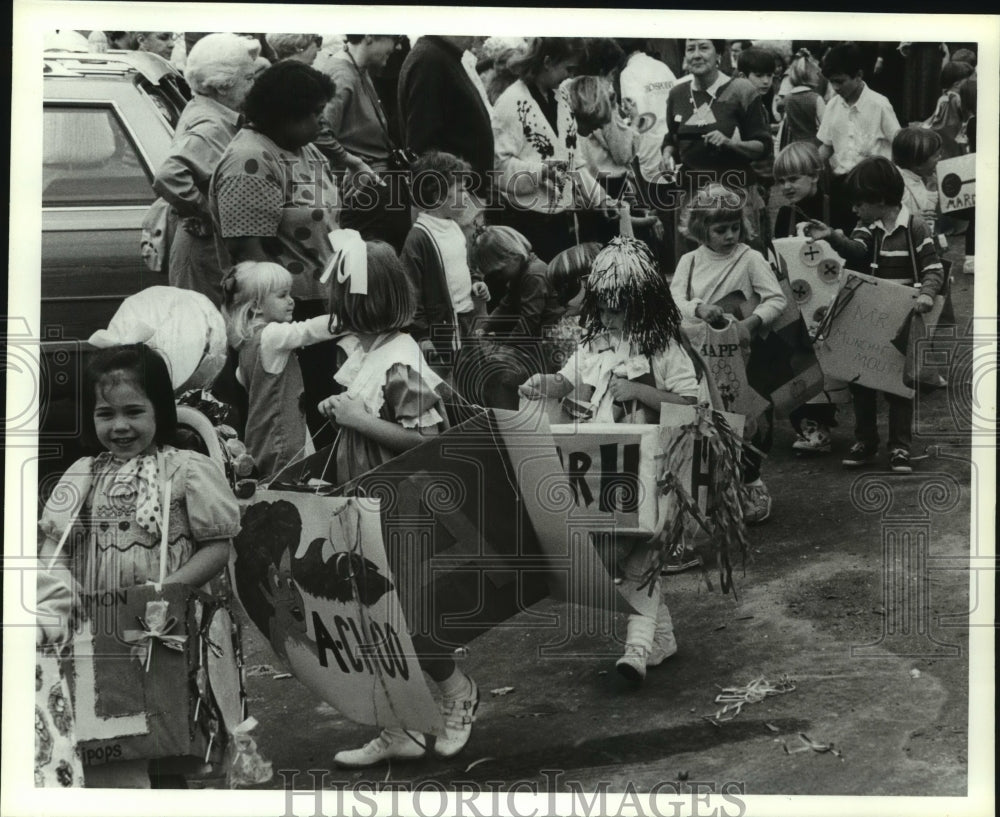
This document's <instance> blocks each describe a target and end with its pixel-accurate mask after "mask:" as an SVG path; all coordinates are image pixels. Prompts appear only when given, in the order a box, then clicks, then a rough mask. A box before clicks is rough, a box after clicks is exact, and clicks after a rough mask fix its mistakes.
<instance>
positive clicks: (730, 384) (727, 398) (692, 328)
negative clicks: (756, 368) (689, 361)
mask: <svg viewBox="0 0 1000 817" xmlns="http://www.w3.org/2000/svg"><path fill="white" fill-rule="evenodd" d="M681 331H683V332H684V333H685V335H687V337H688V340H690V342H691V345H692V346H693V347H694V349H695V351H697V352H698V354H699V355H701V358H702V360H703V361H704V363H705V366H706V367H707V368H708V371H709V372H710V374H711V377H712V380H713V381H714V383H715V386H716V389H717V390H718V394H719V397H720V399H721V400H722V405H721V406H717V408H719V409H722V410H724V411H729V412H733V413H735V414H742V415H743V416H744V417H746V418H747V421H748V424H752V423H753V422H754V421H755V420H756V419H757V418H758V417H759V416H760V415H761V414H762V413H763V412H764V411H765V410H766V409H767V407H768V401H767V399H766V398H764V397H763V396H762V395H760V394H759V393H757V392H756V391H755V390H754V389H753V388H752V387H751V386H750V383H749V381H748V380H747V370H746V361H747V358H748V357H749V349H746V350H744V349H743V347H742V346H741V343H740V335H739V329H738V328H737V326H736V321H735V320H733V319H731V318H730V319H729V320H728V321H727V322H726V324H725V326H723V327H722V328H718V329H717V328H715V327H713V326H711V325H709V324H707V323H705V322H704V321H699V322H697V323H686V322H685V323H683V324H682V325H681Z"/></svg>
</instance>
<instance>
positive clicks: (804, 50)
mask: <svg viewBox="0 0 1000 817" xmlns="http://www.w3.org/2000/svg"><path fill="white" fill-rule="evenodd" d="M795 56H796V57H803V58H804V59H807V60H811V59H812V54H811V53H810V52H809V49H808V48H800V49H799V50H798V51H796V52H795Z"/></svg>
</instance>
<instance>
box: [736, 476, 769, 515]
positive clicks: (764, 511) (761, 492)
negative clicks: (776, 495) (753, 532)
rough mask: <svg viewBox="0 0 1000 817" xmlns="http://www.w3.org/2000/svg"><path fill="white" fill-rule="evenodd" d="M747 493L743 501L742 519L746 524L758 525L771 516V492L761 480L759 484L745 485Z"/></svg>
mask: <svg viewBox="0 0 1000 817" xmlns="http://www.w3.org/2000/svg"><path fill="white" fill-rule="evenodd" d="M746 488H747V493H746V498H745V500H744V502H743V521H744V522H746V524H748V525H759V524H760V523H761V522H766V521H767V520H768V519H769V518H770V516H771V494H770V492H769V491H768V490H767V486H766V485H765V484H764V483H763V482H761V483H760V484H759V485H748V486H746Z"/></svg>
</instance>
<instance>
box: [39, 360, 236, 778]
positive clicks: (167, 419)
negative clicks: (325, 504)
mask: <svg viewBox="0 0 1000 817" xmlns="http://www.w3.org/2000/svg"><path fill="white" fill-rule="evenodd" d="M83 408H84V412H83V418H82V419H83V423H84V433H85V435H86V436H87V437H89V438H90V440H91V441H93V442H96V443H97V444H99V445H100V447H102V448H103V449H104V451H103V452H102V453H100V454H98V455H97V456H96V457H85V458H84V459H81V460H77V461H76V462H75V463H74V464H73V465H72V466H71V467H70V469H69V470H68V471H67V472H66V474H65V475H64V476H63V480H62V484H61V485H60V486H58V487H57V488H56V489H55V490H54V491H53V492H52V498H50V500H49V502H48V503H47V504H46V506H45V509H44V510H43V512H42V515H41V518H40V520H39V524H38V527H39V554H40V556H41V558H42V559H44V560H45V561H46V563H48V562H49V561H51V560H53V558H54V557H55V556H56V555H57V552H58V556H59V559H58V560H57V563H58V564H61V565H64V566H66V567H68V568H69V570H70V575H72V577H73V579H74V581H75V582H76V583H77V585H78V587H79V590H80V591H81V592H82V593H84V594H93V593H99V592H106V591H115V590H121V589H127V588H129V587H134V586H136V585H141V584H151V583H158V582H160V581H161V575H163V574H165V578H163V579H162V581H163V583H164V584H174V583H177V584H186V585H191V586H193V587H199V586H202V585H204V584H205V583H206V582H208V581H209V580H210V579H212V578H214V577H215V576H217V575H218V574H219V573H220V571H222V569H223V568H224V567H225V564H226V561H227V560H228V558H229V547H230V540H231V538H232V537H233V536H234V535H235V534H236V533H237V532H238V531H239V527H240V524H239V508H238V506H237V503H236V499H235V497H234V496H233V494H232V491H231V490H230V488H229V485H228V483H227V482H226V477H225V475H224V473H223V470H222V467H221V466H220V465H218V464H217V463H215V462H213V461H212V460H210V459H209V458H208V457H205V456H203V455H201V454H198V453H197V452H194V451H187V450H179V449H177V448H174V447H173V446H172V445H171V444H170V443H171V441H172V440H173V439H174V436H175V433H176V430H177V411H176V407H175V405H174V396H173V391H172V387H171V382H170V375H169V373H168V371H167V366H166V363H165V362H164V360H163V358H161V357H160V356H159V355H158V354H157V353H156V352H154V351H152V350H151V349H149V347H147V346H146V345H144V344H141V343H139V344H134V345H129V346H117V347H111V348H108V349H103V350H101V351H99V352H96V353H95V354H94V356H93V357H92V358H91V361H90V364H89V366H88V368H87V372H86V376H85V381H84V392H83ZM168 492H169V493H168ZM168 495H169V505H168V506H166V507H163V506H162V502H163V498H164V497H166V496H168ZM67 496H69V497H73V498H75V502H74V503H73V504H72V507H67V504H66V503H65V502H60V501H59V499H58V498H59V497H63V498H65V497H67ZM164 525H166V527H167V539H166V541H167V542H168V545H167V551H166V553H167V564H166V565H165V566H164V565H161V559H160V552H161V542H162V540H163V538H164V537H163V530H162V527H163V526H164ZM60 542H63V547H62V549H61V551H60V550H59V549H58V548H59V543H60ZM178 717H183V715H182V714H181V713H178ZM188 760H189V759H176V762H174V759H171V758H167V759H159V760H154V761H149V760H128V761H116V762H111V763H108V764H106V765H103V766H88V767H86V771H85V775H86V785H87V786H88V787H100V788H106V787H112V788H149V787H150V786H151V777H152V780H153V783H152V785H154V786H155V785H156V784H157V783H158V784H159V785H161V786H162V785H164V784H165V783H166V782H167V780H168V779H176V776H177V775H181V774H185V773H190V772H193V771H196V769H197V764H195V767H194V768H190V764H189V763H188V762H187V761H188ZM171 782H172V780H171ZM181 785H183V784H181Z"/></svg>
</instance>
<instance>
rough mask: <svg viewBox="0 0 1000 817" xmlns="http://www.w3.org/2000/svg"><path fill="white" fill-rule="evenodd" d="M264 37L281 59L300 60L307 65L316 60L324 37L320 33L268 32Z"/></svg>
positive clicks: (275, 54) (276, 55)
mask: <svg viewBox="0 0 1000 817" xmlns="http://www.w3.org/2000/svg"><path fill="white" fill-rule="evenodd" d="M264 39H265V40H267V44H268V45H269V46H271V50H272V51H273V52H274V56H275V57H277V58H278V59H279V60H298V61H299V62H304V63H305V64H306V65H312V64H313V63H314V62H315V61H316V55H317V54H318V53H319V49H320V46H321V45H323V38H322V37H320V36H319V35H318V34H266V35H264Z"/></svg>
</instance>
